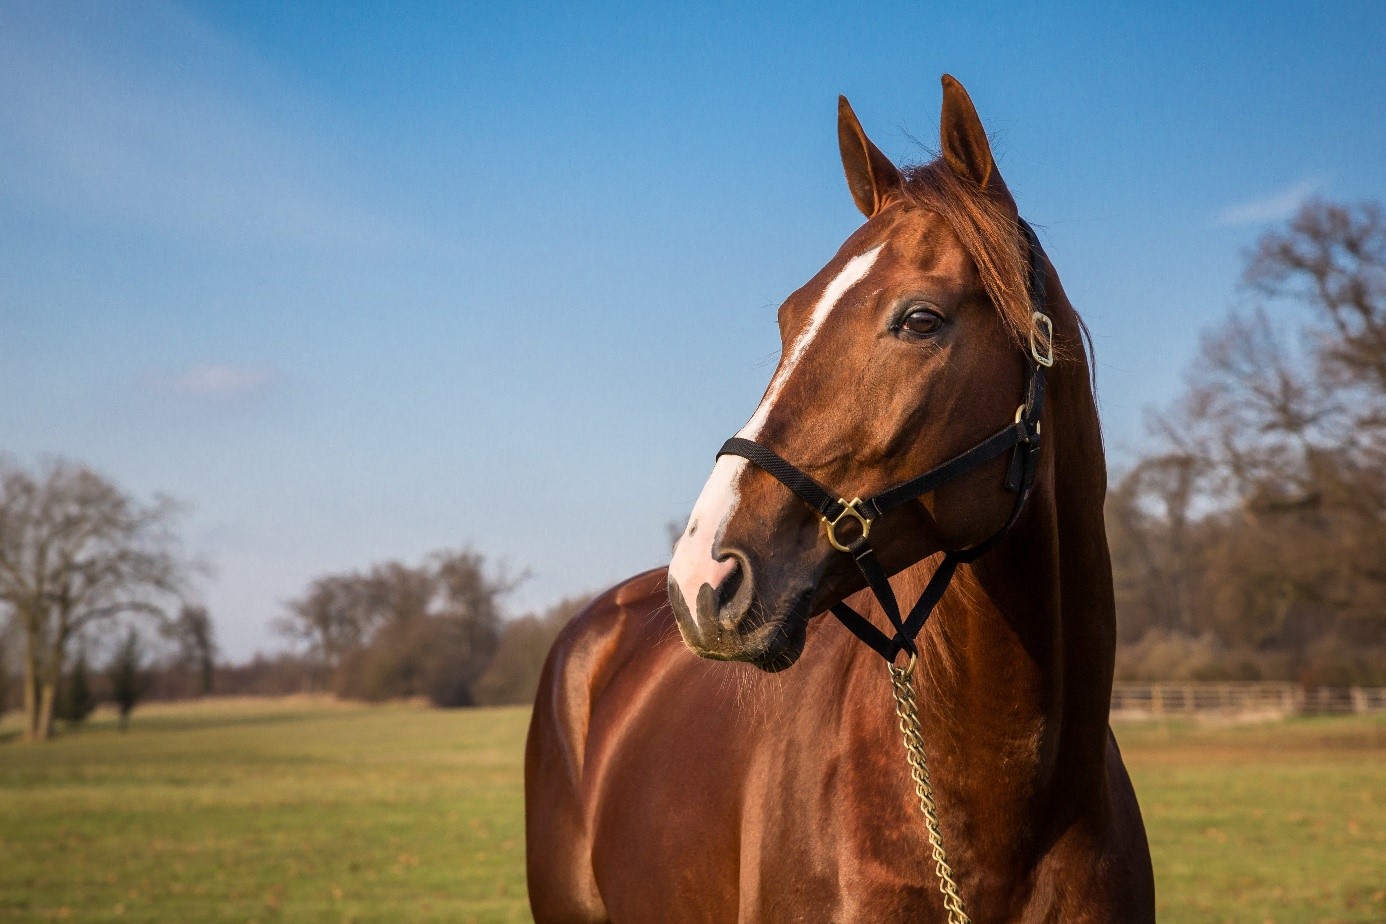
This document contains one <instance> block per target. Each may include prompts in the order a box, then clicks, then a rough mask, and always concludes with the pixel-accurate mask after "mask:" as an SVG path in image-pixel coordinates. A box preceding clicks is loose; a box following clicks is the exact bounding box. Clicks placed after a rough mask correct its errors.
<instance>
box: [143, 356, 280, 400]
mask: <svg viewBox="0 0 1386 924" xmlns="http://www.w3.org/2000/svg"><path fill="white" fill-rule="evenodd" d="M274 379H275V373H274V370H273V369H268V368H263V367H253V366H233V365H230V364H227V363H202V364H199V365H196V366H189V367H188V368H187V369H184V370H183V371H182V372H179V373H177V374H176V375H171V376H166V377H162V378H158V379H155V380H153V385H154V387H155V389H156V390H158V391H162V392H166V393H169V394H175V395H191V396H193V397H198V398H208V399H212V400H229V399H232V398H240V397H243V396H246V395H251V394H255V393H256V392H260V391H263V390H264V389H265V388H267V387H268V386H269V385H270V384H271V383H273V381H274Z"/></svg>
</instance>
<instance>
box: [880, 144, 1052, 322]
mask: <svg viewBox="0 0 1386 924" xmlns="http://www.w3.org/2000/svg"><path fill="white" fill-rule="evenodd" d="M904 176H905V184H904V193H905V196H906V198H907V199H908V200H909V201H910V202H911V203H913V204H914V205H917V206H919V207H920V208H922V209H926V210H928V211H930V212H934V213H935V214H937V215H940V216H942V218H943V219H944V220H945V221H947V222H948V224H949V225H950V226H951V227H952V229H953V233H954V234H956V235H957V236H958V240H959V241H961V242H962V245H963V247H964V248H965V249H966V250H967V254H968V256H970V257H971V258H972V262H973V263H974V264H976V266H977V272H978V273H979V274H980V275H981V277H982V285H983V286H984V287H985V288H986V290H987V294H988V295H989V296H991V300H992V303H993V304H995V305H996V307H997V309H998V310H999V311H1000V312H1001V317H1002V318H1003V319H1004V320H1005V322H1006V327H1007V329H1008V330H1009V331H1010V333H1011V336H1012V337H1014V338H1015V340H1016V342H1017V343H1018V344H1021V345H1024V344H1026V343H1028V342H1029V337H1030V331H1031V329H1032V327H1033V325H1034V321H1033V320H1032V319H1031V314H1030V294H1029V263H1028V260H1027V257H1026V252H1025V248H1024V247H1023V245H1022V238H1021V235H1020V233H1019V232H1018V231H1017V229H1016V224H1015V215H1014V213H1013V212H1011V211H1010V209H1009V208H1008V206H1007V205H1006V204H1005V203H1003V202H1002V201H1001V200H1000V199H999V198H998V197H997V196H994V195H992V194H990V193H988V192H986V190H984V189H983V188H982V187H981V186H978V185H977V184H976V183H975V182H973V181H972V180H970V179H967V178H965V177H961V176H959V175H958V174H957V173H955V172H954V171H953V170H952V169H950V168H949V166H948V165H947V164H946V163H945V162H944V161H943V159H942V158H939V159H937V160H934V161H931V162H929V163H927V164H918V165H916V166H912V167H906V168H905V170H904Z"/></svg>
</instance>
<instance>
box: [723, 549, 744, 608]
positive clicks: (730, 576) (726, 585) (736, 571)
mask: <svg viewBox="0 0 1386 924" xmlns="http://www.w3.org/2000/svg"><path fill="white" fill-rule="evenodd" d="M744 573H745V569H743V568H742V567H741V561H740V559H737V558H733V559H732V560H731V571H729V572H727V576H726V577H725V578H723V579H722V583H721V584H719V585H718V586H717V605H718V607H719V608H720V607H723V606H726V605H727V602H728V601H729V600H731V598H732V597H735V596H736V592H737V591H738V590H740V589H741V576H742V574H744Z"/></svg>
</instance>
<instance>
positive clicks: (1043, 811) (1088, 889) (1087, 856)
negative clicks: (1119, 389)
mask: <svg viewBox="0 0 1386 924" xmlns="http://www.w3.org/2000/svg"><path fill="white" fill-rule="evenodd" d="M959 89H960V88H959ZM969 106H970V104H969ZM945 115H947V113H945ZM974 117H975V116H974ZM863 137H864V136H863ZM945 142H947V136H946V135H945ZM871 150H874V148H872V149H871ZM988 157H989V152H988ZM851 178H852V174H851V167H850V165H849V180H850V179H851ZM853 190H854V194H856V193H857V191H858V188H857V187H856V186H855V185H854V187H853ZM861 201H862V199H861V197H860V196H859V197H858V202H859V203H861ZM863 211H867V214H868V216H873V215H883V216H884V217H883V218H879V219H877V220H875V221H873V222H872V223H870V224H868V225H867V226H865V228H864V229H863V231H862V232H859V234H867V233H868V229H871V228H872V226H873V225H876V224H878V222H881V223H882V224H881V226H880V227H878V228H877V229H876V230H875V231H872V232H870V233H872V234H875V235H877V237H876V238H871V239H870V240H866V241H865V243H858V244H856V245H854V244H853V242H852V241H849V242H848V244H847V245H844V252H845V253H846V256H851V254H852V253H853V252H861V251H862V249H863V248H864V247H865V246H867V245H869V244H871V243H872V242H873V241H874V240H877V239H880V238H881V236H884V238H885V239H898V238H899V237H900V235H901V234H902V233H903V230H902V229H903V227H904V226H903V225H902V224H901V223H902V222H903V221H904V219H899V218H896V219H892V218H891V213H890V212H889V211H884V212H882V211H881V210H880V209H877V210H876V211H875V212H873V211H871V210H868V209H867V208H866V207H865V206H863ZM892 221H893V222H894V224H893V225H892V224H891V222H892ZM873 253H874V252H873ZM829 269H833V266H832V265H830V268H829ZM837 271H838V270H837V269H833V272H837ZM826 272H828V270H825V273H826ZM1049 291H1050V293H1051V295H1050V310H1051V312H1052V317H1053V320H1054V325H1055V340H1056V342H1058V343H1060V344H1062V345H1063V346H1064V349H1065V352H1066V354H1067V355H1066V359H1065V361H1063V362H1060V363H1059V364H1057V365H1056V366H1055V367H1054V368H1053V370H1052V373H1051V378H1050V399H1049V403H1048V406H1047V410H1046V412H1045V414H1044V419H1043V427H1044V432H1045V439H1046V443H1045V445H1046V451H1045V453H1044V455H1043V457H1042V461H1041V463H1040V468H1039V474H1038V477H1037V480H1036V486H1035V489H1034V493H1033V495H1032V496H1031V497H1030V498H1029V500H1028V502H1027V503H1026V506H1025V508H1024V511H1023V513H1022V515H1021V516H1020V518H1019V519H1018V521H1016V523H1015V525H1014V526H1013V528H1011V529H1010V530H1009V531H1008V532H1006V533H1005V535H1004V536H1003V537H1002V538H1001V540H1000V542H999V543H998V544H997V545H996V546H995V547H994V548H993V549H992V550H991V551H989V552H988V553H987V554H985V555H984V556H982V557H981V558H979V559H978V560H977V561H976V563H975V564H973V565H970V566H963V567H962V569H961V570H960V571H959V572H958V575H957V577H956V578H955V580H954V582H953V584H952V586H951V588H950V589H949V591H948V592H947V594H946V595H945V596H944V598H943V600H942V602H941V603H940V605H939V607H938V610H937V612H936V613H935V615H934V616H933V618H932V619H931V621H930V622H929V623H928V624H927V625H926V628H925V631H924V633H923V635H922V636H921V637H920V640H919V648H920V668H921V669H920V670H918V671H916V672H915V681H916V690H917V695H918V697H919V699H920V701H921V702H922V710H921V711H922V722H923V729H924V740H925V743H926V748H927V751H928V756H929V761H930V764H931V767H932V771H933V781H934V788H935V791H936V796H937V800H938V804H939V810H940V815H941V823H942V834H943V840H944V843H945V844H946V845H947V849H948V855H949V860H950V861H951V866H952V870H953V874H954V878H955V879H956V880H957V883H958V887H959V890H960V892H961V894H962V895H963V896H964V898H965V900H966V903H967V911H968V914H969V915H970V916H971V919H972V920H973V921H977V922H983V921H987V922H990V921H1064V922H1078V921H1150V920H1153V917H1154V910H1153V906H1154V897H1153V891H1154V889H1153V883H1152V876H1151V868H1150V858H1149V853H1148V849H1147V846H1146V842H1145V835H1144V830H1143V827H1142V823H1141V819H1140V813H1139V809H1138V807H1137V805H1136V800H1135V795H1134V793H1133V791H1132V789H1131V785H1130V781H1129V779H1128V778H1127V775H1126V771H1125V769H1124V767H1123V766H1122V763H1121V757H1120V755H1119V753H1118V752H1117V747H1116V744H1115V741H1114V740H1113V739H1112V737H1111V734H1110V731H1109V730H1108V725H1107V712H1108V702H1109V695H1110V687H1111V676H1112V659H1113V644H1114V620H1113V602H1112V589H1111V570H1110V563H1109V561H1108V555H1107V545H1106V539H1105V534H1104V530H1103V520H1102V502H1103V498H1104V495H1105V472H1104V461H1103V454H1102V445H1101V436H1100V431H1099V428H1098V421H1097V414H1096V407H1095V404H1094V401H1093V395H1092V390H1091V387H1090V382H1089V377H1088V369H1087V364H1086V362H1085V360H1084V357H1083V353H1082V345H1081V335H1080V332H1079V329H1080V322H1079V320H1078V317H1077V315H1076V313H1075V312H1074V310H1073V308H1072V306H1071V305H1070V304H1069V303H1068V301H1067V299H1066V298H1065V297H1064V296H1063V294H1062V291H1061V289H1060V287H1059V283H1058V279H1057V277H1056V276H1054V275H1053V273H1052V271H1050V272H1049ZM959 311H960V312H961V309H959ZM961 316H963V315H962V314H960V317H961ZM959 323H961V322H959ZM892 348H893V347H892ZM956 361H957V362H962V361H963V358H962V356H961V354H958V357H957V359H956ZM998 387H1000V386H998ZM1006 387H1010V386H1009V385H1007V386H1006ZM775 390H776V389H775V387H774V386H773V385H772V388H771V391H775ZM777 395H778V393H777ZM977 400H979V401H981V402H982V403H983V404H985V403H986V402H985V400H984V399H983V398H978V399H977ZM1011 407H1014V404H1013V403H1012V404H1011ZM772 423H773V420H772ZM939 436H940V438H943V437H945V436H947V434H942V433H941V434H939ZM777 438H779V439H781V440H784V439H787V438H788V437H785V436H779V437H777ZM959 438H961V437H959ZM806 454H809V453H808V450H804V451H803V452H802V453H801V455H806ZM719 464H721V463H719ZM844 464H846V463H844ZM754 486H755V487H757V488H758V490H760V491H762V492H767V493H766V496H767V497H768V496H769V493H768V492H771V491H773V490H775V488H774V486H773V484H771V483H770V482H769V480H768V479H764V483H763V484H762V483H761V482H756V483H755V485H754ZM750 487H752V485H750V483H749V482H743V490H742V491H741V498H740V500H741V502H742V503H743V504H745V503H750V502H751V500H753V499H754V497H756V496H759V495H754V496H753V495H752V492H751V491H750ZM976 497H977V498H984V495H982V494H977V495H976ZM701 503H702V502H701V501H700V505H701ZM948 503H949V502H948V500H947V499H946V498H945V499H944V500H941V501H939V502H938V503H937V504H935V505H934V506H932V507H929V508H928V509H929V511H930V514H931V515H932V517H933V518H934V520H936V521H937V523H946V522H947V521H948V519H949V514H948V508H947V504H948ZM977 503H978V504H980V503H981V501H980V500H979V501H977ZM978 509H979V510H980V509H981V508H980V507H979V508H978ZM785 510H786V511H792V510H793V508H792V506H787V507H785ZM774 513H775V516H774V520H775V521H776V522H778V521H779V520H783V519H784V518H785V517H790V516H794V515H797V514H792V513H778V512H774ZM696 515H697V510H695V521H696ZM919 515H921V516H922V514H919ZM760 516H761V517H763V518H764V519H766V520H771V519H772V517H771V514H767V513H762V514H760ZM729 522H732V521H731V520H730V519H727V518H724V521H723V532H724V533H726V536H725V537H721V538H720V541H721V542H722V545H723V546H724V547H725V546H729V545H730V544H731V543H732V541H733V540H732V538H729V537H731V535H732V533H731V528H730V527H728V526H727V525H726V524H727V523H729ZM937 523H936V524H934V525H935V526H936V527H937ZM733 525H735V524H733ZM815 525H816V524H815ZM694 526H696V522H695V524H694ZM745 528H749V527H745ZM937 528H939V529H942V527H937ZM689 532H690V535H691V534H692V533H693V528H690V531H689ZM719 535H720V534H719ZM805 535H808V534H807V533H805ZM902 535H903V534H902ZM709 541H711V540H709ZM901 541H904V540H903V539H902V540H901ZM806 542H807V540H806ZM937 547H939V546H937V545H936V546H935V549H936V548H937ZM805 548H808V546H807V545H805ZM927 551H932V550H926V553H927ZM736 554H737V555H738V556H740V555H741V554H742V553H741V552H739V551H738V552H737V553H736ZM805 554H807V553H805ZM911 554H912V556H913V557H910V556H909V555H905V553H903V552H902V553H899V555H897V556H895V558H894V560H893V561H892V562H891V564H890V567H891V570H893V571H896V572H897V573H896V574H895V576H894V578H893V579H892V584H893V586H894V587H895V589H896V592H897V593H898V594H899V596H900V597H901V598H902V599H906V600H910V599H913V598H914V597H915V596H917V595H918V593H919V591H920V590H921V589H922V588H923V586H924V585H925V583H926V582H927V579H928V577H929V576H930V574H931V573H932V571H933V567H934V564H933V562H934V561H935V559H932V558H928V557H922V558H921V557H920V556H919V555H918V554H917V553H911ZM883 557H890V553H887V555H886V556H883ZM901 557H903V558H904V559H905V560H903V561H900V560H898V559H899V558H901ZM737 560H738V561H744V564H743V565H741V567H742V568H743V569H744V570H745V571H746V572H747V574H746V576H745V577H744V578H742V579H741V580H742V582H744V583H749V582H751V581H752V579H753V578H752V574H754V575H755V578H754V579H755V580H756V581H758V582H759V584H758V585H757V592H758V593H761V592H763V593H767V594H768V593H769V592H770V588H769V585H770V583H771V581H772V578H773V576H774V572H772V571H771V570H769V568H768V566H766V567H760V565H761V560H760V559H759V558H756V557H754V555H753V554H747V555H746V557H745V558H744V559H743V558H738V559H737ZM676 561H677V559H676ZM827 561H832V559H827ZM911 561H912V562H913V563H910V562H911ZM823 567H824V568H830V567H835V565H825V566H823ZM755 568H758V570H753V569H755ZM841 574H842V572H832V571H826V572H815V573H814V576H813V583H814V586H817V587H820V588H821V587H823V586H829V587H831V586H837V587H844V588H845V589H846V590H847V591H856V590H857V589H858V588H860V586H861V585H860V582H858V583H857V584H856V586H855V587H853V586H850V579H848V578H844V577H842V576H841ZM667 580H668V577H667V576H666V574H665V572H664V571H662V570H661V571H656V572H649V573H647V574H644V575H641V576H639V577H636V578H633V579H631V580H630V581H628V582H626V583H625V584H623V585H621V586H620V587H617V588H615V589H614V590H612V591H610V592H608V593H607V594H605V595H603V596H602V597H601V598H599V599H598V600H597V601H595V602H594V603H593V604H592V605H591V606H589V607H588V608H587V610H585V611H584V612H583V613H582V614H581V615H580V616H579V617H578V618H577V619H575V620H574V621H573V623H572V624H571V625H570V626H569V627H568V628H567V629H566V630H565V631H564V633H563V634H562V636H561V637H560V638H559V640H558V642H557V643H556V645H555V646H554V650H553V652H552V654H551V656H550V658H549V661H548V664H547V666H546V668H545V671H544V676H543V680H542V681H541V687H540V693H539V697H538V701H537V703H536V706H535V713H534V719H533V724H532V726H531V729H530V739H529V747H528V754H527V764H526V805H527V821H528V860H529V885H530V898H531V904H532V907H533V910H534V915H535V918H536V920H538V921H539V922H541V924H546V922H560V921H573V922H580V921H592V922H599V921H616V922H628V921H650V922H677V921H806V922H818V921H869V922H893V921H900V922H905V921H910V922H917V921H943V920H945V918H946V912H945V910H944V906H943V902H942V899H941V898H940V895H939V893H938V887H937V880H936V878H935V873H934V863H933V861H932V859H931V858H930V851H929V845H928V842H927V840H926V836H925V828H924V824H923V822H922V819H921V818H920V816H919V814H918V806H917V799H916V793H915V790H914V787H913V784H912V782H911V780H910V777H909V772H908V767H907V764H906V757H905V750H904V748H903V746H902V744H901V738H900V730H899V727H898V725H897V719H896V714H895V708H894V704H893V703H892V700H891V696H890V684H889V681H888V679H887V674H886V670H885V666H884V665H883V664H882V663H881V660H880V658H879V657H878V656H877V655H876V654H875V653H874V652H873V651H871V650H870V649H868V648H867V647H865V646H864V645H862V644H860V643H859V642H858V641H857V639H856V638H855V637H854V636H853V635H851V634H849V633H848V632H847V631H846V630H845V629H844V628H843V627H842V626H840V625H838V624H836V623H834V622H831V621H830V620H825V619H823V618H821V617H819V618H815V619H813V620H812V621H810V620H808V619H807V617H805V618H804V624H803V627H801V630H800V631H802V633H803V634H802V636H801V637H800V638H801V641H800V642H799V644H800V650H801V651H802V654H799V655H797V661H794V656H793V655H791V656H790V657H789V660H790V662H791V663H793V666H792V667H791V668H789V669H784V670H779V671H778V672H777V673H762V672H760V671H757V670H756V669H755V668H752V667H749V666H744V665H735V666H733V665H726V664H719V663H715V662H712V661H705V660H699V659H698V658H695V657H694V656H693V655H692V654H690V653H689V650H688V648H687V647H685V644H683V643H681V642H680V640H679V635H678V632H677V631H676V628H675V620H674V618H673V616H672V615H671V609H670V605H669V591H667V590H666V581H667ZM713 586H714V588H715V585H713ZM734 592H736V591H735V588H734V587H730V588H729V589H727V591H726V592H725V593H723V594H722V595H721V596H720V597H717V598H716V599H715V600H714V599H713V598H714V597H715V596H716V595H715V594H714V593H713V591H710V590H708V589H707V587H704V588H703V593H702V595H701V596H700V598H699V599H700V601H701V602H706V601H709V600H711V601H713V602H714V603H716V604H717V605H718V606H721V607H722V608H723V609H726V608H727V607H728V606H729V605H730V604H729V603H728V602H727V601H729V600H730V599H731V598H732V595H733V593H734ZM832 597H833V591H832V590H831V589H828V590H822V591H821V592H820V596H819V597H817V598H815V602H814V605H813V607H812V609H813V611H815V612H819V611H821V609H822V608H823V600H824V599H828V600H829V601H831V599H832ZM837 598H838V599H840V598H841V593H838V594H837ZM850 602H852V603H853V604H854V605H856V606H857V608H858V609H859V610H860V611H861V612H862V613H863V614H864V615H866V616H868V617H869V618H871V619H873V621H876V622H878V623H880V622H881V620H880V616H881V613H880V610H879V608H878V606H877V604H876V602H875V601H874V600H873V599H872V598H871V597H870V596H869V595H868V594H866V593H861V592H857V593H856V595H855V596H853V597H851V598H850ZM677 606H683V610H682V611H681V614H680V626H679V628H681V629H682V628H683V627H684V622H685V620H691V619H704V620H706V619H708V618H709V616H708V613H707V612H706V611H704V610H698V609H696V608H693V609H691V610H690V608H689V607H688V605H687V604H686V603H683V602H682V601H677V602H676V607H677ZM712 618H714V619H721V620H722V623H721V624H722V625H724V626H729V625H732V623H731V621H730V620H729V618H728V617H726V616H718V615H717V614H716V611H714V613H713V616H712ZM791 628H793V627H791ZM704 631H706V630H704ZM731 631H732V630H731V629H727V630H726V632H728V633H730V632H731ZM789 631H790V630H786V637H788V633H789ZM688 637H689V633H688V631H687V630H685V639H688ZM707 637H708V636H707V635H706V634H705V635H704V636H702V638H704V639H706V638H707ZM747 637H749V636H747ZM690 644H693V643H692V642H690ZM709 644H710V643H709ZM784 644H785V645H787V646H788V645H789V643H784ZM790 649H791V651H792V646H790ZM703 653H707V652H703ZM717 656H718V657H734V656H735V653H734V652H733V653H732V654H727V653H726V652H720V653H717ZM759 657H760V656H759V655H756V656H755V658H748V659H751V660H755V659H756V658H759ZM776 657H779V656H778V655H776ZM757 663H760V662H759V661H757ZM762 666H764V665H762ZM774 666H775V667H783V666H784V665H783V662H777V663H775V664H774Z"/></svg>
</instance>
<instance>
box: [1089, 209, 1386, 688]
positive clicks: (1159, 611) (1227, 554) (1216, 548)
mask: <svg viewBox="0 0 1386 924" xmlns="http://www.w3.org/2000/svg"><path fill="white" fill-rule="evenodd" d="M1242 293H1243V304H1241V305H1239V306H1238V307H1237V308H1236V309H1235V310H1233V311H1231V312H1230V313H1229V314H1228V316H1227V317H1226V318H1225V319H1224V320H1223V321H1221V323H1219V324H1217V325H1216V326H1215V327H1213V328H1212V329H1211V330H1209V331H1208V332H1207V333H1206V334H1205V336H1204V338H1203V342H1202V348H1201V350H1200V352H1199V355H1198V359H1197V361H1196V362H1195V363H1194V365H1193V366H1192V368H1191V369H1190V370H1189V372H1188V374H1187V379H1186V385H1185V388H1184V391H1183V394H1182V395H1181V396H1180V397H1179V399H1178V400H1177V401H1176V402H1174V403H1173V404H1172V405H1171V406H1170V407H1169V408H1167V409H1166V410H1164V411H1163V412H1162V413H1159V414H1157V415H1154V416H1153V417H1152V420H1151V422H1150V431H1151V435H1152V437H1153V446H1154V448H1153V450H1152V451H1150V452H1149V453H1147V454H1146V455H1144V456H1143V457H1142V458H1140V459H1138V460H1137V461H1136V462H1135V464H1134V465H1132V466H1131V467H1130V468H1129V470H1127V471H1126V472H1124V473H1123V474H1122V475H1121V476H1120V477H1119V478H1118V479H1116V481H1115V484H1114V487H1113V489H1112V490H1111V492H1110V494H1109V497H1108V508H1107V521H1108V532H1109V538H1110V540H1111V545H1112V554H1113V566H1114V576H1115V579H1116V588H1117V602H1118V614H1119V626H1118V629H1119V637H1120V645H1119V650H1118V676H1124V677H1128V678H1132V679H1164V678H1186V679H1262V678H1264V679H1285V680H1297V681H1301V682H1304V683H1307V684H1351V683H1371V684H1381V683H1386V631H1384V630H1386V218H1383V213H1382V210H1381V207H1380V206H1379V205H1377V204H1374V203H1361V204H1335V203H1329V202H1322V201H1313V202H1309V203H1307V204H1305V205H1304V206H1302V207H1301V209H1300V210H1299V212H1298V214H1296V215H1295V216H1294V217H1293V218H1292V219H1291V220H1290V221H1289V222H1288V223H1287V224H1286V225H1285V226H1284V227H1280V228H1276V229H1274V230H1271V231H1269V232H1267V233H1266V234H1264V235H1263V236H1262V237H1261V239H1260V240H1259V241H1258V242H1257V244H1256V245H1255V247H1254V248H1253V249H1252V250H1251V252H1250V253H1249V254H1248V255H1247V259H1246V265H1245V271H1244V274H1243V278H1242Z"/></svg>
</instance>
